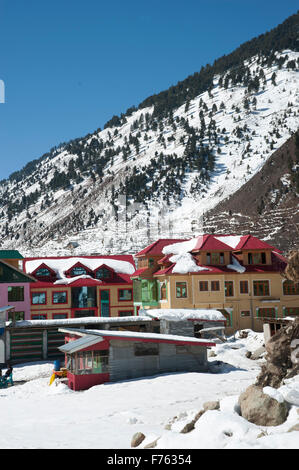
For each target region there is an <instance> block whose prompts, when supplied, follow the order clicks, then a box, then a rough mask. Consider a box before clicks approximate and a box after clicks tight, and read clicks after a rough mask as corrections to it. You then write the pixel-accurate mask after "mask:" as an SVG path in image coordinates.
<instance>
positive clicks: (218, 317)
mask: <svg viewBox="0 0 299 470" xmlns="http://www.w3.org/2000/svg"><path fill="white" fill-rule="evenodd" d="M139 313H140V315H143V316H147V315H148V316H149V317H151V318H158V320H172V321H183V320H207V321H226V318H225V317H224V315H223V314H222V313H221V312H220V311H219V310H213V309H198V308H194V309H187V308H157V309H156V308H153V309H140V310H139Z"/></svg>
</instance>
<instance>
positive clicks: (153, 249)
mask: <svg viewBox="0 0 299 470" xmlns="http://www.w3.org/2000/svg"><path fill="white" fill-rule="evenodd" d="M185 241H186V240H184V239H181V238H178V239H176V238H160V239H159V240H157V241H155V242H154V243H152V244H151V245H148V246H147V247H146V248H144V249H143V250H141V251H139V253H137V255H136V257H140V256H144V255H152V256H159V255H163V251H162V250H163V248H164V247H165V246H168V245H172V244H173V243H180V242H185ZM163 256H164V255H163Z"/></svg>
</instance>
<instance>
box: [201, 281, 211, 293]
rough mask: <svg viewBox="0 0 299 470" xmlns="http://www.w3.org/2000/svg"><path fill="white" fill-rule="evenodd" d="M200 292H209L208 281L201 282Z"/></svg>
mask: <svg viewBox="0 0 299 470" xmlns="http://www.w3.org/2000/svg"><path fill="white" fill-rule="evenodd" d="M199 290H200V291H201V292H203V291H208V290H209V283H208V281H199Z"/></svg>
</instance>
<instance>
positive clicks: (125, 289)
mask: <svg viewBox="0 0 299 470" xmlns="http://www.w3.org/2000/svg"><path fill="white" fill-rule="evenodd" d="M121 291H129V292H130V293H131V298H130V299H121ZM118 301H119V302H133V288H132V287H125V288H120V289H118Z"/></svg>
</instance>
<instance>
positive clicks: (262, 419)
mask: <svg viewBox="0 0 299 470" xmlns="http://www.w3.org/2000/svg"><path fill="white" fill-rule="evenodd" d="M239 405H240V410H241V416H242V417H243V418H245V419H247V421H250V422H251V423H254V424H256V425H258V426H278V425H279V424H282V423H284V422H285V420H286V419H287V416H288V405H287V403H286V402H285V401H282V402H280V401H277V400H276V399H275V398H272V397H270V396H269V395H267V394H265V393H263V389H262V388H261V387H258V386H256V385H250V386H249V387H248V388H247V389H246V390H245V391H244V392H243V393H242V394H241V395H240V397H239Z"/></svg>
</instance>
